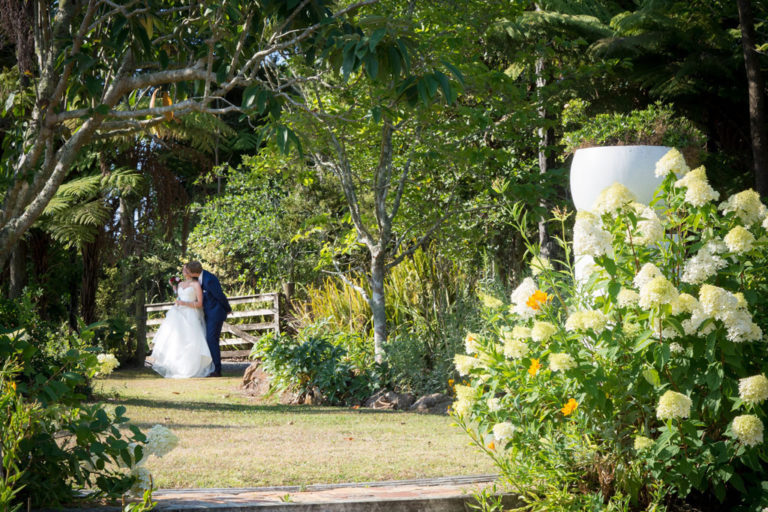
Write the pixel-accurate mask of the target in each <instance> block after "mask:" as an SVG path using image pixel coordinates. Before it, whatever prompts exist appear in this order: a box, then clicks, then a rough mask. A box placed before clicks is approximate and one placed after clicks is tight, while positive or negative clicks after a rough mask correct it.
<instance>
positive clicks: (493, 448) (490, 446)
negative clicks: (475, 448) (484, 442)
mask: <svg viewBox="0 0 768 512" xmlns="http://www.w3.org/2000/svg"><path fill="white" fill-rule="evenodd" d="M488 449H489V450H495V449H496V445H495V444H494V443H493V441H491V442H490V443H488Z"/></svg>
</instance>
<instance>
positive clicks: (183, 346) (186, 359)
mask: <svg viewBox="0 0 768 512" xmlns="http://www.w3.org/2000/svg"><path fill="white" fill-rule="evenodd" d="M181 271H182V273H183V274H184V278H185V281H182V282H181V283H179V285H178V288H177V292H176V294H177V300H176V305H175V306H173V307H171V309H170V310H168V314H167V315H166V316H165V320H163V323H162V324H160V328H159V329H158V330H157V334H155V337H154V340H153V347H152V359H153V363H152V369H153V370H155V371H156V372H157V373H159V374H160V375H162V376H163V377H165V378H168V379H188V378H191V377H206V376H207V375H208V374H209V373H211V372H212V371H213V369H214V365H213V359H212V358H211V351H210V349H209V348H208V343H206V341H205V321H204V320H203V291H202V288H201V287H200V283H198V282H197V279H194V278H193V277H192V276H190V275H189V272H188V271H187V268H186V266H184V267H183V268H182V269H181Z"/></svg>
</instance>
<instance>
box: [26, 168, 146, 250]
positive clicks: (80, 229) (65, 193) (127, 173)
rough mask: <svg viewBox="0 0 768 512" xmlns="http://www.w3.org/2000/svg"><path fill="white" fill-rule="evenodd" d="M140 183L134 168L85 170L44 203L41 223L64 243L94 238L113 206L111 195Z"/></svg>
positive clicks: (123, 191) (77, 243)
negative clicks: (98, 170)
mask: <svg viewBox="0 0 768 512" xmlns="http://www.w3.org/2000/svg"><path fill="white" fill-rule="evenodd" d="M141 183H142V177H141V174H140V173H139V172H137V171H136V170H135V169H116V170H113V171H111V172H109V173H105V174H102V173H95V174H87V175H84V176H80V177H77V178H75V179H72V180H70V181H68V182H67V183H65V184H63V185H62V186H61V187H60V188H59V190H58V191H57V193H56V195H55V196H54V198H53V199H52V200H51V202H50V203H49V204H48V206H47V207H46V209H45V211H44V213H43V217H42V222H41V224H42V226H43V227H44V228H45V230H46V231H48V232H49V233H50V234H51V236H52V237H53V239H54V240H57V241H58V242H61V243H62V244H64V246H65V247H81V246H82V245H83V244H85V243H91V242H93V241H94V240H95V238H96V235H97V233H98V230H99V229H101V228H103V226H104V225H105V224H107V223H108V222H109V220H110V217H111V216H112V215H113V213H114V210H113V207H112V205H111V202H110V198H114V197H117V196H119V195H121V194H126V193H129V192H131V191H132V190H133V189H136V188H137V187H139V186H140V185H141Z"/></svg>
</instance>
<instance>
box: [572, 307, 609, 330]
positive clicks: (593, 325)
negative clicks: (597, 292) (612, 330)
mask: <svg viewBox="0 0 768 512" xmlns="http://www.w3.org/2000/svg"><path fill="white" fill-rule="evenodd" d="M607 323H608V317H606V316H605V314H604V313H603V312H602V311H598V310H586V311H574V312H573V313H571V315H570V316H569V317H568V319H567V320H566V321H565V329H566V330H567V331H587V330H589V329H592V330H593V331H594V332H595V334H600V333H601V332H603V329H605V326H606V324H607Z"/></svg>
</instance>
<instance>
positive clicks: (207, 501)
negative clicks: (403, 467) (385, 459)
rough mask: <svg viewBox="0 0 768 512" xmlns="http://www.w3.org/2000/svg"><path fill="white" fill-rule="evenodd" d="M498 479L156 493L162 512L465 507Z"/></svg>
mask: <svg viewBox="0 0 768 512" xmlns="http://www.w3.org/2000/svg"><path fill="white" fill-rule="evenodd" d="M495 480H496V476H495V475H480V476H470V477H444V478H431V479H421V480H399V481H389V482H367V483H360V484H339V485H311V486H307V487H264V488H250V489H249V488H244V489H167V490H162V489H161V490H158V491H157V492H155V494H154V498H155V500H156V502H157V504H158V508H157V510H158V511H163V512H172V511H189V510H216V511H217V512H225V511H230V510H231V511H237V512H245V511H248V510H253V511H259V512H268V511H275V512H277V511H287V510H290V511H302V512H315V511H317V512H319V511H327V512H379V511H393V512H398V511H403V512H416V511H420V512H421V511H423V512H432V511H434V512H438V511H439V512H452V511H457V512H464V511H465V510H467V504H468V503H472V502H474V498H473V494H474V493H476V492H478V491H480V490H482V489H484V488H487V487H491V486H492V485H493V482H494V481H495ZM510 501H515V500H513V499H512V497H511V496H507V497H506V499H505V504H508V506H512V505H514V503H511V502H510Z"/></svg>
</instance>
